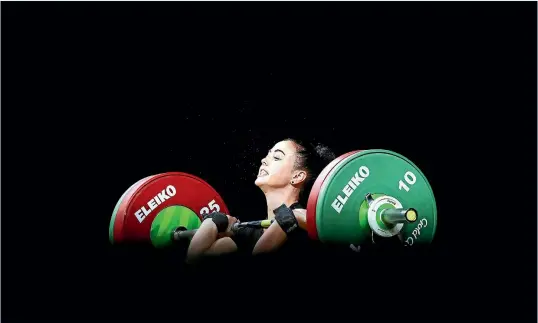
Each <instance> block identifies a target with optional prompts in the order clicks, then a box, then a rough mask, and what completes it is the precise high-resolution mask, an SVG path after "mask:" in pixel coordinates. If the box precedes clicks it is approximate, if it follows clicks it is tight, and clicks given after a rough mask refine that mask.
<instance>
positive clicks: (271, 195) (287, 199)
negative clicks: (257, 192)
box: [265, 187, 299, 219]
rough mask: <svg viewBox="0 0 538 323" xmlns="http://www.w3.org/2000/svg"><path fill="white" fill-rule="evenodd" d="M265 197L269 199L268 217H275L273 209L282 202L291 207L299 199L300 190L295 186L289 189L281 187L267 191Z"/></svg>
mask: <svg viewBox="0 0 538 323" xmlns="http://www.w3.org/2000/svg"><path fill="white" fill-rule="evenodd" d="M265 198H266V200H267V218H268V219H273V218H274V217H275V214H274V213H273V210H275V209H276V208H278V207H279V206H281V205H282V204H286V206H288V207H289V206H290V205H292V204H293V203H295V202H297V201H298V200H299V191H298V190H297V189H295V188H293V187H292V188H289V189H286V188H284V189H279V190H275V191H271V192H266V193H265Z"/></svg>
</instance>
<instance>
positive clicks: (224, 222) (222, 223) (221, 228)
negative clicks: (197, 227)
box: [204, 212, 228, 232]
mask: <svg viewBox="0 0 538 323" xmlns="http://www.w3.org/2000/svg"><path fill="white" fill-rule="evenodd" d="M206 219H212V220H213V223H215V224H216V225H217V231H218V232H225V231H226V229H228V217H227V216H226V214H224V213H221V212H213V213H210V214H208V215H206V216H204V221H205V220H206Z"/></svg>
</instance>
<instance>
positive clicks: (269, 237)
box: [252, 222, 288, 255]
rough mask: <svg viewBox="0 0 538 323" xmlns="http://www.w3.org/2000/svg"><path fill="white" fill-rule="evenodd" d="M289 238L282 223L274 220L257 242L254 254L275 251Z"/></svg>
mask: <svg viewBox="0 0 538 323" xmlns="http://www.w3.org/2000/svg"><path fill="white" fill-rule="evenodd" d="M287 239H288V237H287V235H286V232H284V230H282V228H280V225H279V224H278V223H277V222H273V223H272V224H271V226H269V228H267V230H265V232H264V233H263V234H262V236H261V237H260V239H259V240H258V242H256V245H255V246H254V249H253V250H252V254H253V255H256V254H260V253H264V252H272V251H275V250H277V249H278V248H280V247H281V246H282V245H283V244H284V242H286V240H287Z"/></svg>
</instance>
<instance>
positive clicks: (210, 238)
mask: <svg viewBox="0 0 538 323" xmlns="http://www.w3.org/2000/svg"><path fill="white" fill-rule="evenodd" d="M217 236H218V230H217V225H216V224H215V223H214V222H213V220H212V219H206V220H205V221H204V222H202V224H201V225H200V227H199V228H198V231H196V233H195V234H194V236H193V237H192V240H191V242H190V244H189V248H188V249H187V259H186V261H187V263H191V262H193V261H195V260H196V259H197V258H198V257H200V256H201V255H203V254H204V252H206V251H207V250H208V249H209V248H210V247H211V245H212V244H213V243H214V242H215V241H216V240H217Z"/></svg>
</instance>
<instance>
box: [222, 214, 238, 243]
mask: <svg viewBox="0 0 538 323" xmlns="http://www.w3.org/2000/svg"><path fill="white" fill-rule="evenodd" d="M226 217H227V218H228V228H226V231H224V232H221V233H219V234H218V237H219V238H223V237H230V236H232V235H233V231H232V227H233V225H234V224H235V223H240V221H239V220H238V219H237V218H235V217H233V216H230V215H228V214H226Z"/></svg>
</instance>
